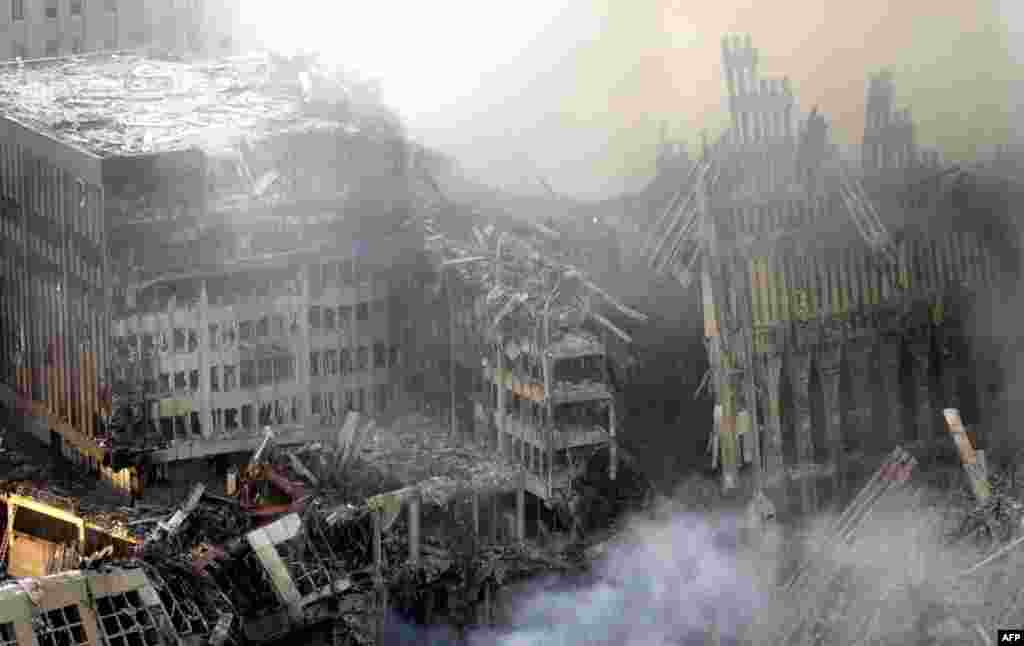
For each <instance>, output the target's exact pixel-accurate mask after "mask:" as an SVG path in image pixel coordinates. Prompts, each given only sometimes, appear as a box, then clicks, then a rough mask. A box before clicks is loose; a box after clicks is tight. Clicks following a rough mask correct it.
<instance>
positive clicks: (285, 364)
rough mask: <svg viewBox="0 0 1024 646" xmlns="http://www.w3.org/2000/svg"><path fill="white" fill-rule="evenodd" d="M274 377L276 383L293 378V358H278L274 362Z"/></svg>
mask: <svg viewBox="0 0 1024 646" xmlns="http://www.w3.org/2000/svg"><path fill="white" fill-rule="evenodd" d="M274 375H275V378H276V380H277V382H278V383H280V382H283V381H291V380H292V379H294V378H295V357H278V358H277V359H275V360H274Z"/></svg>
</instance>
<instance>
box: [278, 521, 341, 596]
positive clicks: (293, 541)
mask: <svg viewBox="0 0 1024 646" xmlns="http://www.w3.org/2000/svg"><path fill="white" fill-rule="evenodd" d="M276 547H277V553H278V555H279V556H280V557H281V560H282V561H284V565H285V567H286V568H287V569H288V574H289V575H290V576H291V580H292V582H293V583H294V584H295V587H296V588H298V590H299V594H300V595H301V596H303V597H307V596H309V595H311V594H313V593H314V592H318V591H320V590H323V589H324V588H326V587H327V586H329V585H331V580H332V577H331V573H330V572H329V571H328V570H327V568H326V567H325V566H324V564H325V563H327V562H328V559H329V554H328V553H327V552H326V551H323V552H321V550H320V549H318V545H317V544H316V542H315V541H313V540H308V539H307V538H306V537H305V536H301V535H300V536H296V537H295V538H290V539H288V540H287V541H282V542H280V543H278V544H277V545H276Z"/></svg>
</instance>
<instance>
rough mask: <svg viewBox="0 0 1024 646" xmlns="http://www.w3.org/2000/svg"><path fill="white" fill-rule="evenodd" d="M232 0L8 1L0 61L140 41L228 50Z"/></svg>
mask: <svg viewBox="0 0 1024 646" xmlns="http://www.w3.org/2000/svg"><path fill="white" fill-rule="evenodd" d="M239 10H240V3H238V2H236V1H234V0H216V2H214V1H211V0H131V1H126V0H11V2H9V3H6V6H5V7H4V10H2V11H0V60H15V59H19V58H20V59H24V60H29V59H37V58H56V57H58V56H67V55H69V54H71V55H75V54H82V53H85V52H95V51H113V50H119V49H131V48H137V47H143V46H157V47H162V48H165V49H170V50H195V49H202V50H206V51H212V50H217V49H221V50H223V49H230V48H231V47H232V42H233V40H234V38H233V36H232V34H234V33H235V32H237V30H238V28H239V26H240V21H239Z"/></svg>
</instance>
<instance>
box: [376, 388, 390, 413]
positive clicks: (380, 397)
mask: <svg viewBox="0 0 1024 646" xmlns="http://www.w3.org/2000/svg"><path fill="white" fill-rule="evenodd" d="M387 407H388V385H387V384H380V385H379V386H377V412H378V413H383V412H384V410H385V409H386V408H387Z"/></svg>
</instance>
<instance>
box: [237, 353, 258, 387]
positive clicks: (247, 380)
mask: <svg viewBox="0 0 1024 646" xmlns="http://www.w3.org/2000/svg"><path fill="white" fill-rule="evenodd" d="M240 376H241V381H242V388H252V387H253V386H255V385H256V362H254V361H253V360H252V359H246V360H244V361H242V364H241V375H240Z"/></svg>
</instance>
